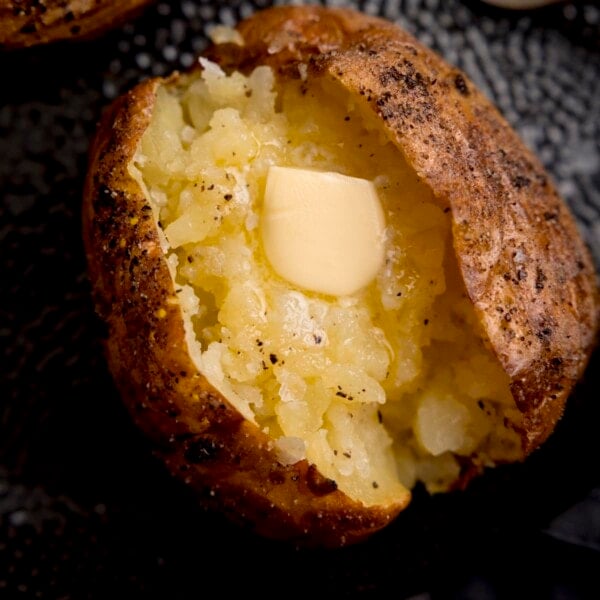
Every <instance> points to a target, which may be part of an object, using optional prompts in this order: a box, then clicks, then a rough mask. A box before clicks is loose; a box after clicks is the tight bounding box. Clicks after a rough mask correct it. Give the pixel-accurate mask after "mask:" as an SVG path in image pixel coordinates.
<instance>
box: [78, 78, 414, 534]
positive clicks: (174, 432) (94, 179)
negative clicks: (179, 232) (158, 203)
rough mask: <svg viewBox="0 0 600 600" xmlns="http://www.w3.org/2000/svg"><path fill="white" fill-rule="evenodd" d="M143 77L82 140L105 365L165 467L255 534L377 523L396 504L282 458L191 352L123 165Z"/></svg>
mask: <svg viewBox="0 0 600 600" xmlns="http://www.w3.org/2000/svg"><path fill="white" fill-rule="evenodd" d="M161 82H162V80H158V79H154V80H150V81H147V82H145V83H143V84H141V85H140V86H138V87H137V88H135V89H134V90H132V91H131V92H130V93H128V94H126V95H125V96H124V97H122V98H120V99H118V100H117V101H116V102H115V103H114V104H113V105H112V106H111V107H110V108H109V110H108V111H107V113H106V114H105V115H104V118H103V121H102V123H101V125H100V128H99V133H98V136H97V137H96V139H95V141H94V144H93V146H92V148H91V151H90V168H89V176H88V178H87V181H86V187H85V191H84V207H83V237H84V240H85V244H86V251H87V257H88V263H89V275H90V279H91V281H92V282H93V285H94V288H93V296H94V300H95V303H96V309H97V312H98V314H99V315H100V317H101V318H102V319H103V320H104V321H105V322H106V323H107V324H108V336H107V338H106V340H105V343H106V355H107V358H108V362H109V367H110V370H111V372H112V374H113V375H114V378H115V381H116V384H117V387H118V388H119V390H120V391H121V393H122V395H123V398H124V400H125V402H126V404H127V406H128V409H129V410H130V412H131V414H132V415H133V418H134V420H135V421H136V422H137V424H138V425H139V426H140V428H141V429H142V430H143V431H145V432H146V433H147V434H148V435H149V436H150V438H151V439H152V440H153V441H154V443H155V444H156V448H157V453H158V454H159V455H160V456H161V457H162V458H163V460H164V461H165V463H166V464H167V466H168V467H169V469H170V470H171V471H172V472H173V474H174V475H176V476H178V477H179V478H181V479H183V480H184V481H186V483H188V484H190V485H191V486H192V487H193V488H195V489H196V490H197V491H198V492H199V494H201V496H202V498H203V501H204V503H205V504H207V505H208V506H212V507H215V508H218V509H219V510H224V511H226V512H227V513H228V514H229V516H230V517H231V518H232V519H233V520H236V521H238V522H241V523H246V524H250V525H251V526H252V527H253V528H255V530H256V531H258V532H259V533H261V534H263V535H265V536H268V537H273V538H280V539H286V540H289V541H292V542H296V543H298V544H299V545H303V546H308V545H315V544H316V545H321V546H340V545H344V544H350V543H353V542H357V541H359V540H361V539H364V538H365V537H367V536H368V535H370V534H372V533H373V532H374V531H376V530H378V529H381V528H382V527H384V526H385V525H386V524H388V523H389V522H390V521H391V520H392V519H393V518H394V517H395V516H396V514H397V513H398V512H400V511H401V510H402V509H403V508H404V507H405V506H406V504H407V503H408V500H409V498H408V497H407V498H404V499H402V500H400V501H398V503H397V504H394V505H392V506H383V507H370V508H365V507H364V506H362V505H361V504H359V503H357V502H354V501H352V500H351V499H349V498H348V497H347V496H346V495H345V494H343V493H342V492H341V491H339V490H337V486H336V484H335V482H333V481H331V480H328V479H325V478H324V477H322V476H321V475H320V474H319V473H318V471H317V470H316V469H315V467H314V466H313V465H309V464H308V463H307V462H306V461H301V462H299V463H297V464H295V465H291V466H283V465H281V464H279V463H278V462H277V459H276V458H275V453H274V451H273V450H272V442H271V441H270V439H269V438H268V437H267V436H266V435H265V434H264V433H262V432H261V431H260V430H259V429H258V427H256V426H255V425H253V424H252V423H249V422H247V421H245V420H244V419H243V418H242V417H241V415H240V414H239V413H238V412H237V411H236V410H235V409H234V408H233V407H232V406H231V405H230V404H229V402H228V401H227V400H226V399H225V398H223V397H222V396H221V395H220V394H219V393H218V392H217V391H216V390H215V389H214V388H212V387H211V386H210V385H209V384H208V382H207V381H206V379H205V378H204V377H203V376H202V375H201V374H200V373H199V372H198V370H197V369H196V367H195V366H194V364H193V363H192V361H191V359H190V356H189V353H188V350H187V346H186V343H185V340H184V327H183V320H182V315H181V311H180V308H179V305H178V302H177V299H176V295H175V291H174V286H173V281H172V279H171V275H170V272H169V269H168V267H167V263H166V260H165V256H164V254H163V253H162V250H161V247H160V244H159V238H158V234H157V230H156V223H155V221H154V218H153V216H152V211H151V209H150V206H149V204H148V202H147V201H146V199H145V197H144V195H143V193H142V191H141V190H140V189H139V187H138V185H137V183H136V182H135V181H134V180H133V178H132V177H131V175H130V174H129V172H128V170H127V167H128V165H129V164H130V163H131V161H132V159H133V155H134V153H135V150H136V148H137V145H138V142H139V140H140V138H141V135H142V134H143V132H144V130H145V129H146V127H147V125H148V122H149V119H150V115H151V109H152V106H153V104H154V99H155V93H156V88H157V87H158V85H160V84H161Z"/></svg>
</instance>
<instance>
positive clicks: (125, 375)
mask: <svg viewBox="0 0 600 600" xmlns="http://www.w3.org/2000/svg"><path fill="white" fill-rule="evenodd" d="M239 31H240V32H241V34H242V36H243V37H244V39H245V46H244V47H239V46H234V45H221V46H216V47H213V48H212V49H211V50H210V52H209V53H208V54H209V57H210V58H212V59H213V60H215V59H216V60H218V61H219V62H220V63H221V64H222V65H223V66H224V67H226V68H228V69H234V68H235V69H241V70H246V71H247V70H250V69H252V68H253V67H255V66H257V65H258V64H265V63H266V64H271V65H272V66H273V67H274V68H275V69H276V71H277V72H278V73H279V74H280V76H282V77H290V76H291V77H298V69H297V63H298V62H299V61H301V62H308V63H309V68H310V73H311V74H312V75H314V76H322V77H328V78H331V79H332V80H334V81H337V82H339V84H340V85H342V86H343V87H344V88H346V89H347V90H348V92H349V93H350V94H352V95H353V96H355V98H356V99H357V101H358V102H360V103H362V104H363V105H364V108H365V110H366V111H368V112H370V113H371V114H372V115H373V116H374V118H378V119H381V120H382V122H383V123H384V124H385V127H386V128H387V131H388V134H389V136H390V139H392V140H393V141H394V142H395V143H396V144H397V145H398V147H399V148H401V150H402V152H403V153H404V155H405V156H406V158H407V160H408V161H409V162H410V163H411V164H412V165H413V166H414V168H415V169H416V171H417V172H418V174H419V175H420V177H422V178H423V180H424V181H426V182H427V183H428V184H429V185H430V186H431V188H432V189H433V190H434V192H435V194H436V196H437V197H438V199H439V200H440V202H442V203H443V204H444V205H447V206H448V208H449V209H450V210H451V214H452V227H453V234H454V247H455V250H456V254H457V256H458V259H459V264H460V267H461V270H462V274H463V277H464V281H465V285H466V287H467V291H468V294H469V295H470V297H471V299H472V301H473V303H474V305H475V307H476V309H477V311H478V314H479V316H480V318H481V321H482V324H483V327H484V330H485V332H486V333H487V335H488V337H489V341H490V344H491V347H492V348H493V349H494V351H495V352H496V354H497V355H498V358H499V359H500V361H501V363H502V365H503V366H504V368H505V369H506V371H507V372H508V374H509V375H510V376H511V378H512V389H513V393H514V395H515V398H516V400H517V403H518V406H519V408H520V409H521V411H522V412H523V413H524V416H525V421H524V424H523V431H522V437H523V443H524V447H525V449H526V451H527V452H529V451H531V450H532V449H534V448H535V447H537V446H538V445H539V444H540V443H541V442H542V441H543V440H545V439H546V437H547V436H548V435H549V434H550V432H551V431H552V429H553V427H554V425H555V423H556V421H557V420H558V418H559V417H560V415H561V414H562V411H563V407H564V404H565V400H566V398H567V396H568V394H569V392H570V390H571V388H572V386H573V384H574V382H575V381H576V380H577V379H578V378H579V377H580V375H581V374H582V371H583V369H584V367H585V365H586V362H587V360H588V358H589V353H590V351H591V348H592V345H593V343H594V339H595V334H596V331H597V328H598V290H597V282H596V279H595V271H594V267H593V265H592V262H591V259H590V256H589V254H588V252H587V250H586V248H585V246H584V244H583V242H582V241H581V238H580V237H579V235H578V232H577V230H576V227H575V224H574V222H573V220H572V218H571V216H570V215H569V213H568V211H567V209H566V207H565V205H564V204H563V203H562V201H561V200H560V198H559V197H558V196H557V194H556V191H555V190H554V188H553V186H552V183H551V182H550V181H549V180H548V177H547V175H546V174H545V172H544V171H543V169H542V167H541V166H540V164H539V163H538V161H537V160H536V159H535V157H534V156H532V154H531V153H530V152H529V151H528V150H527V149H526V148H525V147H524V146H523V144H522V142H521V141H520V140H519V139H518V138H517V137H516V135H515V134H514V133H513V132H512V131H511V130H510V128H509V127H508V126H507V124H506V123H505V121H504V120H503V119H502V118H501V116H500V115H499V114H498V113H497V111H496V110H495V109H494V108H493V107H492V106H491V105H490V103H489V102H488V101H487V100H486V99H485V98H484V97H483V96H482V95H481V94H480V93H479V92H478V91H477V90H476V89H475V88H474V86H473V84H472V83H471V82H470V81H469V80H468V79H467V77H466V76H465V75H464V74H462V73H460V72H459V71H457V70H456V69H453V68H451V67H450V66H448V65H446V64H445V63H444V62H443V61H442V60H441V59H440V58H439V57H437V56H436V55H435V54H433V53H432V52H431V51H430V50H428V49H426V48H424V47H423V46H421V45H420V44H418V43H417V42H416V41H415V40H414V39H413V38H412V37H410V36H408V35H407V34H406V33H404V32H403V31H401V30H399V29H398V28H396V27H394V26H393V25H391V24H389V23H387V22H385V21H382V20H379V19H375V18H372V17H367V16H364V15H361V14H359V13H355V12H352V11H348V10H333V9H323V8H320V7H283V8H276V9H269V10H267V11H262V12H261V13H259V14H257V15H256V16H254V17H251V18H250V19H249V20H247V21H245V22H243V23H241V24H240V26H239ZM177 76H178V75H177V74H175V75H173V76H172V78H171V79H169V80H163V79H152V80H148V81H146V82H144V83H142V84H140V85H138V86H137V87H136V88H134V89H133V90H131V91H130V92H129V93H128V94H126V95H124V96H123V97H121V98H119V99H118V100H117V101H115V102H114V103H113V104H112V105H111V106H110V107H109V109H108V110H107V112H106V113H105V114H104V116H103V119H102V122H101V123H100V125H99V128H98V133H97V135H96V138H95V140H94V142H93V144H92V147H91V150H90V162H89V170H88V175H87V179H86V184H85V190H84V205H83V238H84V242H85V246H86V253H87V259H88V264H89V275H90V280H91V282H92V284H93V297H94V301H95V305H96V309H97V311H98V314H99V315H100V317H101V318H102V320H103V321H105V322H106V323H107V324H108V335H107V337H106V340H105V345H106V355H107V359H108V363H109V367H110V370H111V372H112V374H113V376H114V378H115V381H116V384H117V386H118V388H119V390H120V392H121V393H122V396H123V398H124V401H125V403H126V405H127V406H128V408H129V410H130V412H131V414H132V416H133V418H134V420H135V421H136V423H137V424H138V425H139V427H140V428H141V429H142V430H143V431H144V432H145V433H146V434H148V436H149V437H150V438H151V439H152V440H153V442H154V443H155V445H156V448H157V453H158V454H159V455H160V456H161V458H162V459H163V460H164V461H165V463H166V464H167V466H168V468H169V469H170V470H171V472H172V473H173V474H174V475H176V476H178V477H180V478H181V479H183V480H184V481H185V482H186V483H188V484H190V485H191V486H192V487H193V488H194V489H195V490H196V491H198V493H199V494H200V495H201V497H202V498H203V501H205V502H206V504H207V505H208V506H210V507H213V508H216V509H219V510H224V511H225V512H226V513H227V514H228V515H229V517H230V518H232V519H233V520H235V521H237V522H240V523H244V524H248V525H250V526H251V527H252V528H254V529H255V530H256V531H257V532H259V533H260V534H262V535H265V536H267V537H272V538H279V539H286V540H289V541H292V542H293V543H296V544H298V545H305V546H306V545H319V546H329V547H335V546H341V545H344V544H350V543H354V542H358V541H360V540H364V539H365V538H366V537H368V536H369V535H371V534H372V533H374V532H375V531H377V530H379V529H381V528H382V527H384V526H385V525H386V524H388V523H389V522H390V521H391V520H392V519H393V518H394V517H395V516H396V515H397V514H398V513H399V512H400V511H401V510H402V509H403V508H405V506H406V504H407V503H408V498H407V499H405V501H402V502H399V503H397V504H395V505H392V506H382V507H369V508H367V507H364V506H362V505H361V504H359V503H357V502H354V501H352V500H351V499H349V498H348V497H347V496H346V495H345V494H343V493H342V492H340V491H339V490H337V489H336V486H335V484H334V482H331V481H329V480H327V479H325V478H323V477H322V476H321V475H320V474H319V473H318V472H317V470H316V469H315V467H314V466H311V465H309V464H308V463H307V462H306V461H301V462H299V463H297V464H295V465H292V466H282V465H280V464H278V462H277V460H276V458H275V454H274V452H273V451H272V448H271V444H270V441H269V439H268V437H267V436H266V435H265V434H263V433H262V432H261V431H260V430H259V429H258V428H257V427H256V426H254V425H253V424H251V423H249V422H246V421H245V420H244V419H243V418H242V417H241V416H240V415H239V413H238V412H237V411H236V410H235V409H234V408H233V407H232V406H231V405H230V404H229V402H228V401H227V399H226V398H223V397H222V396H221V395H220V394H219V393H218V392H217V391H216V390H215V389H213V388H212V387H211V386H210V385H209V384H208V382H207V381H206V380H205V378H204V377H203V376H202V374H201V373H199V372H198V371H197V369H196V367H195V366H194V364H193V362H192V361H191V359H190V357H189V355H188V351H187V346H186V344H185V340H184V328H183V321H182V316H181V311H180V307H179V305H178V301H177V299H176V295H175V291H174V287H173V282H172V280H171V276H170V274H169V270H168V267H167V264H166V261H165V257H164V255H163V253H162V250H161V248H160V244H159V238H158V234H157V230H156V224H155V221H154V218H153V215H152V210H151V208H150V206H149V204H148V202H147V201H146V199H145V198H144V195H143V193H142V190H141V189H140V188H139V186H138V185H137V183H136V182H135V181H134V179H133V178H132V177H131V175H130V173H129V172H128V170H127V165H128V164H129V163H130V162H131V160H132V158H133V155H134V153H135V150H136V148H137V145H138V143H139V141H140V138H141V136H142V135H143V133H144V131H145V129H146V127H147V126H148V123H149V120H150V116H151V111H152V107H153V104H154V100H155V94H156V89H157V88H158V86H159V85H162V84H164V83H165V82H166V81H174V80H176V78H177Z"/></svg>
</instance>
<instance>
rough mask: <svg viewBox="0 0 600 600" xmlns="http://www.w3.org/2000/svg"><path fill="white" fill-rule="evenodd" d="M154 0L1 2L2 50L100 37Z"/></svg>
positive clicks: (34, 0)
mask: <svg viewBox="0 0 600 600" xmlns="http://www.w3.org/2000/svg"><path fill="white" fill-rule="evenodd" d="M153 1H154V0H123V1H122V2H120V1H117V0H68V1H65V0H12V1H0V48H5V49H16V48H26V47H29V46H35V45H38V44H47V43H49V42H56V41H60V40H72V39H83V38H87V37H91V36H94V35H98V34H100V33H102V32H104V31H106V30H108V29H111V28H114V27H117V26H119V25H120V24H122V23H124V22H125V21H126V20H127V19H130V18H132V17H134V16H135V15H137V14H138V13H139V12H140V11H141V10H142V9H143V8H144V7H145V6H147V5H148V4H150V3H151V2H153Z"/></svg>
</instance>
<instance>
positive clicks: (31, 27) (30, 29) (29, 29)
mask: <svg viewBox="0 0 600 600" xmlns="http://www.w3.org/2000/svg"><path fill="white" fill-rule="evenodd" d="M36 30H37V28H36V26H35V23H27V24H26V25H23V27H21V29H19V31H20V33H35V32H36Z"/></svg>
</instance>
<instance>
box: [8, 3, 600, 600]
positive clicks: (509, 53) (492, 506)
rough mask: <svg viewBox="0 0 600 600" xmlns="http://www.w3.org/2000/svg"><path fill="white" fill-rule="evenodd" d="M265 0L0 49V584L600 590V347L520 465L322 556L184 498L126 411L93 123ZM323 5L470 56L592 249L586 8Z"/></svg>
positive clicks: (599, 55) (111, 594) (590, 32)
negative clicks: (111, 344)
mask: <svg viewBox="0 0 600 600" xmlns="http://www.w3.org/2000/svg"><path fill="white" fill-rule="evenodd" d="M269 4H270V3H269V2H266V1H257V2H241V1H237V2H236V1H234V2H227V3H225V2H218V1H208V0H179V1H173V2H170V3H168V2H158V3H157V4H155V5H153V6H151V7H150V8H149V9H148V10H146V11H145V13H144V14H143V15H142V16H141V17H139V18H138V19H136V20H135V21H134V22H132V23H130V24H128V25H126V26H125V27H123V28H120V29H118V30H115V31H112V32H110V33H108V34H106V35H104V36H103V37H101V38H98V39H96V40H93V41H89V42H84V43H78V44H62V45H61V44H58V45H55V46H52V47H45V48H33V49H30V50H25V51H19V52H13V53H6V54H4V55H0V72H1V73H2V75H3V82H4V83H3V85H2V91H0V101H1V104H0V190H1V197H0V265H1V267H0V268H1V271H0V277H1V279H0V281H1V282H2V283H1V286H0V339H1V340H2V345H1V347H0V348H1V352H2V354H1V359H0V390H1V395H0V597H1V598H4V597H7V598H12V597H14V596H17V597H20V598H25V597H32V598H51V599H55V598H65V599H66V598H73V599H75V598H93V599H100V598H116V597H129V598H161V599H162V598H165V599H172V598H186V599H187V598H199V597H203V596H205V595H207V594H209V593H217V592H218V593H219V594H221V595H223V596H224V597H226V596H227V594H229V593H239V594H246V595H255V594H260V595H261V597H265V596H266V597H276V596H277V597H280V596H287V595H291V596H292V597H297V596H298V595H300V594H311V595H316V594H318V595H321V594H330V595H333V596H334V597H348V596H354V595H358V594H359V593H361V594H362V593H364V594H367V595H371V596H382V597H388V596H389V597H394V598H397V599H401V598H411V597H415V598H419V599H427V598H477V599H479V598H481V599H488V598H489V599H493V598H504V597H506V598H536V599H537V598H553V599H558V598H565V599H566V598H582V599H583V598H586V599H587V598H598V597H600V582H599V581H598V578H597V576H596V573H597V570H598V566H599V565H600V501H599V499H600V468H599V467H598V460H599V459H600V436H599V435H598V423H600V404H599V402H598V396H599V380H598V367H599V366H600V365H599V364H598V355H597V354H596V358H594V360H593V362H592V365H591V367H590V369H589V370H588V374H587V376H586V378H585V379H584V381H583V382H582V384H581V385H580V386H579V388H578V389H577V391H576V393H575V394H574V396H573V398H572V400H571V402H570V404H569V407H568V410H567V413H566V415H565V418H564V419H563V420H562V422H561V423H560V424H559V427H558V429H557V431H556V433H555V434H554V435H553V436H552V438H551V439H550V440H549V442H548V444H547V445H546V446H545V447H544V448H543V449H541V450H540V451H538V452H536V453H535V454H534V455H533V456H532V457H531V458H530V459H529V460H528V461H527V462H526V463H525V464H523V465H516V466H511V467H507V468H500V469H497V470H495V471H493V472H490V473H489V474H487V475H485V476H484V477H482V478H481V479H479V480H478V481H475V482H474V483H473V484H472V486H471V487H470V488H469V489H468V490H467V491H466V492H460V493H455V494H449V495H445V496H439V497H433V498H431V497H428V496H427V495H426V494H424V493H423V492H422V491H420V490H417V493H416V499H415V501H414V502H413V504H412V505H411V507H410V508H409V509H408V510H407V511H406V512H405V513H403V514H402V515H400V517H399V518H398V520H397V521H396V522H395V523H393V524H392V525H391V526H390V527H389V528H388V529H386V530H385V531H383V532H381V533H380V534H377V535H376V536H375V537H374V538H372V539H371V540H369V541H368V542H367V543H365V544H363V545H360V546H356V547H352V548H347V549H343V550H340V551H335V552H314V551H313V552H299V551H295V550H293V549H288V548H284V547H283V548H282V547H281V546H280V545H278V544H274V543H271V542H268V541H265V540H261V539H256V538H255V537H253V536H252V535H251V534H249V533H246V532H243V531H240V530H238V529H235V528H234V527H232V526H231V525H229V524H228V523H225V522H224V521H222V520H221V519H220V517H218V516H215V515H207V514H205V513H203V512H201V511H199V510H198V508H197V506H196V505H195V503H194V501H193V499H192V498H191V496H190V494H189V492H188V490H186V489H183V488H182V487H181V486H180V485H179V484H178V483H176V482H175V481H173V480H171V478H170V477H168V476H167V475H166V474H165V472H164V470H163V468H162V466H161V465H159V464H158V463H157V462H155V460H154V459H153V458H152V457H151V455H150V452H149V449H148V447H147V446H146V442H145V440H143V439H141V436H140V435H139V434H138V432H137V431H136V430H135V429H134V428H133V426H132V425H131V423H130V421H129V419H128V416H127V415H126V414H125V411H124V409H123V408H122V406H121V404H120V401H119V398H118V396H117V394H116V392H115V390H114V388H113V386H112V382H111V380H110V377H109V376H108V373H107V371H106V367H105V363H104V360H103V357H102V355H101V351H100V346H99V343H98V337H99V336H98V333H99V332H98V330H97V323H96V321H95V318H94V316H93V311H92V306H91V301H90V297H89V285H88V281H87V278H86V275H85V262H84V256H83V248H82V243H81V233H80V203H81V188H82V182H83V176H84V173H85V168H86V152H87V148H88V144H89V141H90V137H91V135H92V133H93V131H94V129H95V124H96V122H97V120H98V117H99V115H100V113H101V110H102V108H103V107H104V106H106V104H107V103H108V102H109V101H110V100H111V99H112V98H114V97H115V96H116V95H118V94H120V93H121V92H123V91H125V90H126V89H128V88H130V87H131V86H132V85H134V84H135V83H137V82H138V81H139V80H141V79H143V78H145V77H147V76H150V75H162V74H166V73H168V72H170V71H171V70H173V69H179V68H185V67H188V66H189V65H190V64H191V63H192V62H193V61H194V58H195V56H196V55H197V54H198V53H199V52H201V51H202V50H203V49H204V47H205V45H206V41H207V39H206V28H207V27H208V26H209V25H211V24H214V23H216V22H222V23H226V24H234V23H235V22H236V21H237V20H238V19H240V18H242V17H244V16H247V15H249V14H250V13H251V12H252V11H253V10H255V9H256V8H260V7H264V6H267V5H269ZM331 4H336V5H339V4H345V5H348V6H354V7H358V8H361V9H363V10H365V11H367V12H370V13H374V14H380V15H383V16H385V17H388V18H390V19H392V20H396V21H398V22H399V23H400V24H401V25H403V26H404V27H405V28H407V29H408V30H409V31H411V32H413V33H414V34H415V35H416V36H417V37H418V38H420V39H421V40H422V41H423V42H425V43H426V44H428V45H430V46H432V47H433V48H434V49H436V50H438V51H439V52H440V53H441V54H442V55H443V56H445V58H446V59H448V60H449V61H450V62H453V63H455V64H456V65H458V66H460V67H462V68H463V69H465V70H466V71H467V73H468V74H469V75H470V76H471V77H472V78H473V79H474V80H475V82H476V83H477V84H478V85H479V86H480V87H481V88H482V89H483V91H484V92H486V93H487V94H488V95H489V96H490V97H491V98H492V99H493V100H494V101H495V102H496V104H497V105H498V107H499V108H500V110H501V111H502V112H503V113H504V114H505V116H506V117H507V118H508V120H509V121H510V122H511V123H512V124H513V125H514V127H515V128H516V129H517V130H518V131H519V132H520V133H521V135H522V136H523V138H524V139H525V141H526V142H527V144H529V145H530V146H531V147H532V148H533V149H534V150H535V151H536V153H537V154H538V155H539V156H540V158H541V160H542V162H543V163H544V164H545V166H546V167H547V169H548V170H549V172H550V173H551V174H552V176H553V177H554V179H555V180H556V182H557V184H558V187H559V189H560V191H561V193H562V194H563V196H564V197H565V199H566V201H567V202H568V203H569V205H570V206H571V208H572V210H573V212H574V214H575V215H576V217H577V220H578V222H579V224H580V227H581V230H582V232H583V233H584V235H585V236H586V239H587V240H588V242H589V244H590V246H591V248H592V250H593V253H594V256H595V258H596V260H597V261H598V260H599V258H600V142H599V140H600V33H599V32H600V9H599V8H598V6H597V4H595V3H593V2H577V3H558V4H554V5H552V6H550V7H548V8H545V9H540V10H536V11H528V12H516V13H513V12H508V11H503V10H500V9H496V8H493V7H490V6H488V5H486V4H483V3H480V2H476V1H472V2H467V1H463V2H461V1H460V0H367V1H364V2H334V1H332V2H331ZM223 573H225V575H223Z"/></svg>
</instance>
